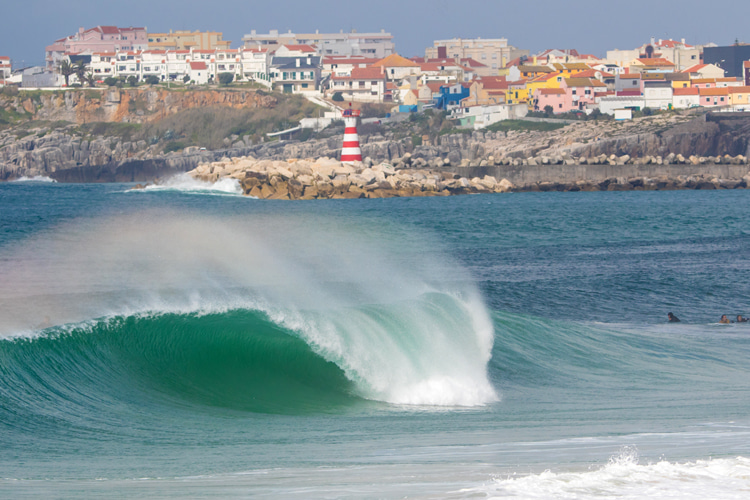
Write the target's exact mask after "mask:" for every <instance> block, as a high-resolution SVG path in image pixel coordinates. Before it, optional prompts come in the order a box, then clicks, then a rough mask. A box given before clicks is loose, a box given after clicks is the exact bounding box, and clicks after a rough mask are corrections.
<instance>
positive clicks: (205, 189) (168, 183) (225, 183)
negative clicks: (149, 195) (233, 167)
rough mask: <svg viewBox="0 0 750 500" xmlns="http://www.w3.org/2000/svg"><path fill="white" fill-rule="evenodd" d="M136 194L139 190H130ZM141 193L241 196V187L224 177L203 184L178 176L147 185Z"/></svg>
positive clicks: (202, 182) (236, 182)
mask: <svg viewBox="0 0 750 500" xmlns="http://www.w3.org/2000/svg"><path fill="white" fill-rule="evenodd" d="M132 191H133V192H138V191H141V190H137V189H135V190H132ZM142 191H143V192H153V191H180V192H184V193H196V194H218V195H241V194H242V187H241V186H240V183H239V181H238V180H237V179H232V178H229V177H225V178H223V179H221V180H219V181H217V182H205V181H201V180H199V179H195V178H193V177H191V176H189V175H187V174H179V175H175V176H173V177H170V178H168V179H165V180H163V181H160V182H159V183H157V184H149V185H147V186H146V187H145V188H144V189H143V190H142Z"/></svg>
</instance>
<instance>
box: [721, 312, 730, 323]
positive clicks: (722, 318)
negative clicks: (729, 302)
mask: <svg viewBox="0 0 750 500" xmlns="http://www.w3.org/2000/svg"><path fill="white" fill-rule="evenodd" d="M719 323H721V324H722V325H728V324H729V323H731V321H729V318H727V315H726V314H722V315H721V319H720V320H719Z"/></svg>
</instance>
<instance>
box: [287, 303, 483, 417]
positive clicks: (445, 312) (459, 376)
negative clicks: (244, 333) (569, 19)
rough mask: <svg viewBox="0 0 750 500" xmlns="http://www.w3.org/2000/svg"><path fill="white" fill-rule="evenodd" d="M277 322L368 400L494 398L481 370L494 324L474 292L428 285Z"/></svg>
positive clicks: (473, 402)
mask: <svg viewBox="0 0 750 500" xmlns="http://www.w3.org/2000/svg"><path fill="white" fill-rule="evenodd" d="M279 321H281V322H283V323H284V324H286V325H287V326H288V327H290V328H293V329H294V330H297V331H300V332H301V335H302V337H303V338H305V339H306V340H307V342H308V343H309V344H310V345H312V346H313V348H314V349H316V351H317V352H319V353H320V355H321V356H323V357H324V358H326V359H329V360H331V361H333V362H335V363H336V364H337V365H338V366H340V367H341V368H342V369H343V370H344V373H346V374H347V377H348V378H349V379H350V380H352V381H353V382H354V383H355V384H356V387H357V389H358V393H359V394H360V395H361V396H362V397H365V398H367V399H372V400H377V401H384V402H388V403H392V404H396V405H412V406H413V405H418V406H466V407H471V406H481V405H485V404H487V403H491V402H495V401H497V400H498V396H497V393H496V392H495V390H494V388H493V387H492V385H491V384H490V382H489V380H488V377H487V372H486V370H487V362H488V361H489V358H490V355H491V349H492V344H493V336H494V328H493V325H492V323H491V320H490V319H489V317H488V315H487V314H486V313H485V310H484V306H483V304H482V302H481V300H480V299H479V297H478V296H470V297H467V298H460V297H457V296H454V295H452V294H448V293H444V292H435V291H433V292H429V293H425V294H422V295H420V296H419V297H418V298H416V299H413V300H408V301H405V302H402V303H398V304H387V305H371V306H366V307H359V308H353V309H347V310H343V311H326V314H325V315H320V314H313V315H311V316H308V317H307V318H295V319H288V318H287V319H284V318H282V319H279Z"/></svg>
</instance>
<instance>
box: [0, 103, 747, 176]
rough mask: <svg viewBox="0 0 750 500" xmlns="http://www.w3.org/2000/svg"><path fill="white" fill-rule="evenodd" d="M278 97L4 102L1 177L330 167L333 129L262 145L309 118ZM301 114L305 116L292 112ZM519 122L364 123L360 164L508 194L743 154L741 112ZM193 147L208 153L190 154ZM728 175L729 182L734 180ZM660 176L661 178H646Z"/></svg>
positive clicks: (695, 171)
mask: <svg viewBox="0 0 750 500" xmlns="http://www.w3.org/2000/svg"><path fill="white" fill-rule="evenodd" d="M296 97H298V96H296ZM283 99H289V98H288V97H287V96H282V95H270V94H266V93H264V92H259V91H256V90H252V89H250V90H188V91H168V90H166V89H150V88H138V89H109V90H88V89H87V90H80V91H68V92H53V93H41V92H37V93H25V94H19V95H17V96H6V95H3V96H0V107H1V108H2V109H3V110H4V111H3V112H4V113H5V114H4V115H3V116H9V114H13V116H16V117H25V119H26V123H27V125H25V126H23V127H9V128H6V129H5V130H2V131H0V180H12V179H16V178H20V177H34V176H47V177H51V178H53V179H55V180H57V181H59V182H150V181H154V180H156V179H159V178H164V177H166V176H170V175H174V174H176V173H182V172H187V171H189V170H192V169H195V168H196V167H198V166H199V165H201V164H206V163H211V162H217V161H222V160H223V159H226V158H230V159H231V158H242V157H254V158H260V159H268V160H276V161H286V160H289V159H295V158H334V159H335V158H338V156H339V154H340V148H341V136H342V134H343V128H341V127H338V128H337V127H335V126H334V127H332V128H329V129H327V130H324V131H323V132H321V133H319V134H308V136H306V137H304V139H305V140H299V139H294V140H280V141H267V140H265V135H264V134H262V133H261V132H262V130H261V129H259V128H258V126H257V125H253V124H249V121H250V120H256V123H267V122H269V120H271V119H274V120H277V121H276V125H273V126H278V127H285V126H287V124H289V123H293V122H292V121H290V116H292V114H293V113H297V115H298V116H314V114H315V113H317V111H316V108H315V107H314V106H313V105H311V104H310V103H307V102H306V101H304V99H301V98H298V100H297V101H284V100H283ZM303 106H309V108H306V109H304V111H301V108H302V107H303ZM251 112H257V113H261V112H262V114H261V115H257V114H256V115H250V114H248V113H251ZM242 113H245V114H242ZM19 120H20V119H19ZM68 122H72V123H68ZM92 122H93V123H92ZM413 122H414V123H413ZM558 123H559V122H558ZM529 124H531V125H534V123H533V122H519V123H517V124H515V127H516V128H511V129H510V130H482V131H457V130H450V129H447V130H445V129H440V130H431V129H429V128H427V129H424V128H422V129H420V128H418V123H416V121H415V120H411V119H409V120H406V121H401V122H395V123H381V124H368V125H364V126H362V127H361V130H360V143H361V149H362V154H363V158H365V159H366V161H368V162H369V164H370V165H377V164H381V163H388V164H389V165H392V166H393V167H394V168H395V169H397V170H406V169H427V170H434V171H451V172H454V173H456V174H458V175H460V176H462V177H468V178H473V177H474V176H473V175H465V174H464V173H462V172H466V171H468V170H465V169H471V168H484V169H485V170H484V171H483V172H488V173H487V175H490V176H494V177H497V178H507V179H509V180H510V182H512V183H513V184H514V185H515V186H528V185H530V184H531V183H538V182H550V183H568V182H569V181H570V177H571V175H573V176H575V175H580V176H589V177H590V176H592V175H595V176H596V179H593V178H589V177H585V178H583V177H582V178H578V179H576V180H581V181H586V180H590V181H592V182H593V181H594V180H596V181H597V182H603V181H604V180H606V179H607V178H614V179H616V178H618V177H619V178H621V179H622V178H625V177H628V175H625V169H624V166H627V165H651V166H660V165H691V166H692V167H693V168H692V170H691V172H690V173H689V174H686V175H688V176H690V175H705V176H707V177H710V176H716V175H718V176H719V178H721V176H722V175H729V173H726V174H725V173H722V172H723V171H718V173H716V174H715V173H713V172H709V171H708V169H707V168H706V169H704V170H705V171H701V169H700V168H695V167H696V166H702V165H722V164H734V165H745V164H746V163H747V157H748V156H750V118H748V117H745V116H743V115H739V116H736V115H730V114H724V113H715V114H696V113H691V112H687V113H665V114H658V115H656V116H650V117H643V118H639V119H636V120H633V121H630V122H614V121H612V120H596V121H594V120H592V121H581V122H574V123H570V124H567V125H565V126H562V125H558V124H554V126H556V127H560V128H557V129H555V130H547V131H539V130H533V129H532V128H533V127H530V126H529ZM189 127H193V128H192V129H191V128H189ZM266 127H267V128H268V127H270V125H267V124H266ZM209 132H211V133H213V135H212V136H209V135H207V134H208V133H209ZM421 132H426V133H425V134H421ZM198 137H202V138H203V139H199V138H198ZM203 143H206V144H207V145H209V146H210V147H205V148H204V147H199V145H200V144H203ZM582 165H586V166H593V165H603V166H608V167H612V169H610V170H611V172H609V173H607V174H606V175H607V176H606V178H604V179H602V178H601V177H602V175H604V174H601V173H599V174H593V172H595V171H597V172H598V171H599V170H596V169H593V168H586V169H580V168H578V169H576V168H575V167H576V166H582ZM537 166H538V167H539V168H533V167H537ZM544 166H549V167H555V168H544ZM621 166H622V167H623V168H620V167H621ZM503 167H507V168H506V169H505V170H502V168H503ZM562 167H567V168H562ZM493 168H494V169H501V170H502V172H500V170H498V171H497V172H495V173H489V172H490V170H487V169H493ZM618 168H620V170H619V171H618ZM600 170H601V169H600ZM570 172H577V173H573V174H571V173H570ZM735 174H736V173H732V174H731V175H732V180H737V178H738V177H737V176H736V175H735ZM483 175H484V174H483ZM644 175H645V174H644ZM649 175H651V174H649ZM661 175H672V174H671V173H670V172H667V171H665V172H664V173H661V172H660V173H658V174H654V175H651V176H652V177H658V176H661ZM645 176H646V177H648V175H645ZM743 176H744V174H743V175H742V176H739V178H741V177H743ZM480 177H482V176H480ZM641 177H643V176H641ZM530 178H533V179H534V181H533V182H532V181H529V179H530ZM540 179H541V180H540Z"/></svg>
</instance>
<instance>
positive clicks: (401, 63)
mask: <svg viewBox="0 0 750 500" xmlns="http://www.w3.org/2000/svg"><path fill="white" fill-rule="evenodd" d="M373 66H377V67H381V66H383V67H385V68H409V67H418V66H419V64H417V63H415V62H414V61H410V60H409V59H407V58H405V57H401V56H400V55H398V54H391V55H389V56H388V57H386V58H384V59H381V60H379V61H378V62H376V63H373Z"/></svg>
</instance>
